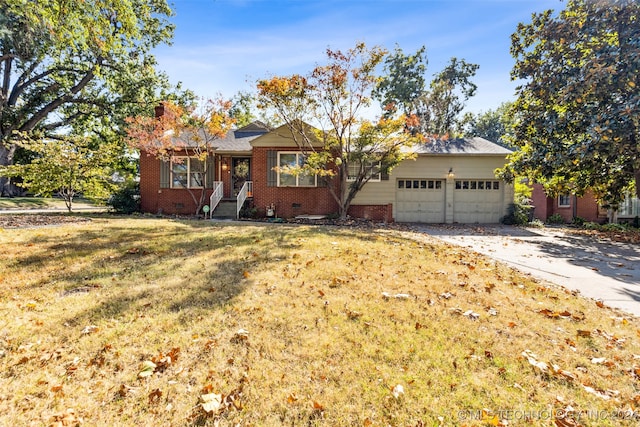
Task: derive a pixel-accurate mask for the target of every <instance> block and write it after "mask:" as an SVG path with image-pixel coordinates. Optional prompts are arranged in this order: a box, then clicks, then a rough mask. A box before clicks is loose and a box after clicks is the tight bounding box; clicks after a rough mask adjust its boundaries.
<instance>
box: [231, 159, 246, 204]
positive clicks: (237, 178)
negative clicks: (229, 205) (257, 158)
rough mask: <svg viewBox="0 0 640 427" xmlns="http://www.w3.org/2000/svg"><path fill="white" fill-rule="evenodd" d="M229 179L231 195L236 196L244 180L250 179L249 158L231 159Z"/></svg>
mask: <svg viewBox="0 0 640 427" xmlns="http://www.w3.org/2000/svg"><path fill="white" fill-rule="evenodd" d="M231 164H232V169H231V180H232V181H233V195H234V196H237V195H238V193H239V192H240V189H241V188H242V186H243V185H244V183H245V181H251V158H250V157H234V158H233V160H232V163H231Z"/></svg>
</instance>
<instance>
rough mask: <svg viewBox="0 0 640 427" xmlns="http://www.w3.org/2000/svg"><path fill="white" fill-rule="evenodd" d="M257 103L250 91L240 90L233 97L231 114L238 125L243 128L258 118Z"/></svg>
mask: <svg viewBox="0 0 640 427" xmlns="http://www.w3.org/2000/svg"><path fill="white" fill-rule="evenodd" d="M255 104H256V100H255V97H254V96H253V95H252V94H251V93H249V92H238V93H237V94H236V95H235V96H234V97H233V98H232V99H231V108H230V109H229V115H230V116H231V117H232V118H233V119H234V120H235V123H236V126H238V127H239V128H241V127H243V126H246V125H248V124H249V123H251V122H253V121H254V120H256V115H255V114H254V108H255Z"/></svg>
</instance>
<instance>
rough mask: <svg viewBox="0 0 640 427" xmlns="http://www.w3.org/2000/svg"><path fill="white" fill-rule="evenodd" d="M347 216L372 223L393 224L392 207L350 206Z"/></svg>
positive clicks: (390, 205)
mask: <svg viewBox="0 0 640 427" xmlns="http://www.w3.org/2000/svg"><path fill="white" fill-rule="evenodd" d="M349 215H350V216H352V217H354V218H364V219H369V220H372V221H383V222H393V205H392V204H391V203H389V204H388V205H351V206H349Z"/></svg>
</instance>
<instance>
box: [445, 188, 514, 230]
mask: <svg viewBox="0 0 640 427" xmlns="http://www.w3.org/2000/svg"><path fill="white" fill-rule="evenodd" d="M502 184H503V183H502V182H501V181H497V180H485V179H465V180H456V181H455V187H454V190H453V206H454V209H453V222H458V223H464V224H473V223H480V224H487V223H498V222H500V218H502V217H503V216H504V209H503V206H504V204H503V199H504V192H503V191H501V190H502Z"/></svg>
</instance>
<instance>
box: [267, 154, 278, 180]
mask: <svg viewBox="0 0 640 427" xmlns="http://www.w3.org/2000/svg"><path fill="white" fill-rule="evenodd" d="M276 166H278V152H277V151H275V150H269V151H267V187H277V186H278V173H277V172H276V171H275V170H273V168H275V167H276Z"/></svg>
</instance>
